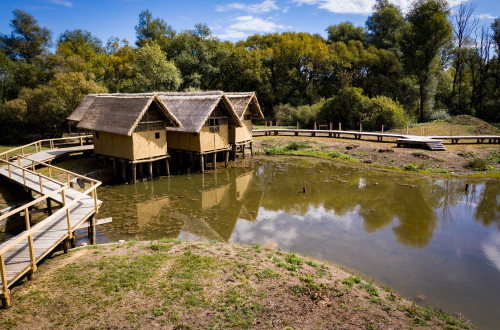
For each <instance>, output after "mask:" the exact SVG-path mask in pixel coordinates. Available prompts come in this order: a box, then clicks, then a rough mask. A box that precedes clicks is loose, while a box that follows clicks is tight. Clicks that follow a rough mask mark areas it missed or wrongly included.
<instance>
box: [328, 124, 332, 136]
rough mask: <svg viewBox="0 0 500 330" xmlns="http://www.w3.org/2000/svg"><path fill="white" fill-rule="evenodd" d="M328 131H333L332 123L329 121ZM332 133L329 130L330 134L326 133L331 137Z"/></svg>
mask: <svg viewBox="0 0 500 330" xmlns="http://www.w3.org/2000/svg"><path fill="white" fill-rule="evenodd" d="M330 131H333V123H332V122H330ZM332 135H333V133H332V132H330V134H328V136H329V137H332Z"/></svg>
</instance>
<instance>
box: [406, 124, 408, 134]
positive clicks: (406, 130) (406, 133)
mask: <svg viewBox="0 0 500 330" xmlns="http://www.w3.org/2000/svg"><path fill="white" fill-rule="evenodd" d="M406 135H408V126H406Z"/></svg>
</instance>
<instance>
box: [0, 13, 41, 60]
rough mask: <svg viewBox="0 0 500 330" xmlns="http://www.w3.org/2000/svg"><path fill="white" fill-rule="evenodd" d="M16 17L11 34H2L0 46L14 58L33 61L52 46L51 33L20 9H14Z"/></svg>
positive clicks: (11, 24)
mask: <svg viewBox="0 0 500 330" xmlns="http://www.w3.org/2000/svg"><path fill="white" fill-rule="evenodd" d="M13 13H14V19H13V20H12V21H11V23H10V26H11V27H12V32H11V34H10V36H9V35H5V34H2V35H0V48H1V49H3V50H4V52H5V54H6V55H7V56H8V57H9V58H10V59H12V60H25V61H26V62H28V63H31V62H32V61H33V60H34V59H35V57H36V56H38V55H40V54H42V53H43V52H44V51H46V50H47V47H49V46H50V41H51V34H50V31H49V29H47V28H46V27H40V26H39V25H38V23H37V21H36V20H35V19H34V18H33V16H31V15H30V14H28V13H25V12H24V11H22V10H20V9H16V10H14V12H13Z"/></svg>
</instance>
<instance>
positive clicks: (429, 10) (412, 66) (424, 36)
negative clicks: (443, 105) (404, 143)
mask: <svg viewBox="0 0 500 330" xmlns="http://www.w3.org/2000/svg"><path fill="white" fill-rule="evenodd" d="M448 13H449V10H448V7H447V4H446V1H445V0H416V1H415V2H413V4H412V7H411V9H410V11H409V12H408V14H407V16H406V20H407V25H406V29H405V30H404V33H403V36H402V43H401V48H402V51H403V60H404V64H405V67H406V70H407V71H408V72H409V73H411V74H414V75H415V76H416V77H417V81H418V85H419V94H420V105H419V109H418V118H419V121H420V122H423V121H424V120H425V119H426V116H428V115H429V114H430V113H431V111H432V109H433V102H434V96H435V93H436V87H437V78H436V75H437V71H438V69H439V67H440V66H439V57H438V55H439V52H440V51H441V49H442V48H443V47H444V46H445V45H446V44H447V43H448V42H449V41H450V38H451V24H450V22H449V21H448V19H447V17H446V16H447V15H448Z"/></svg>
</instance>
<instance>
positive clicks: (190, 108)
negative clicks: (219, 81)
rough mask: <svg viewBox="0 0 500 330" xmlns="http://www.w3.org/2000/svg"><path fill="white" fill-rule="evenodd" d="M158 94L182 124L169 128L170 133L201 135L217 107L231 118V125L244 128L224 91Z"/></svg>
mask: <svg viewBox="0 0 500 330" xmlns="http://www.w3.org/2000/svg"><path fill="white" fill-rule="evenodd" d="M157 94H158V96H159V98H160V99H161V100H162V101H163V103H165V105H166V106H167V108H168V109H169V110H170V111H171V112H172V113H173V114H174V116H175V117H176V118H177V119H179V121H180V123H181V124H182V127H180V128H175V127H167V130H168V131H179V132H189V133H199V132H200V131H201V128H202V127H203V124H205V122H206V121H207V119H208V117H210V114H211V113H212V112H213V111H214V109H215V108H216V107H217V106H220V109H222V111H224V112H225V113H226V115H227V116H228V117H229V122H230V124H231V125H234V126H237V127H242V126H243V123H242V122H241V120H240V118H239V116H238V115H237V113H236V112H235V111H234V108H233V106H232V104H231V102H230V101H229V99H228V98H227V97H226V95H225V94H224V92H222V91H213V92H182V93H157Z"/></svg>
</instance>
